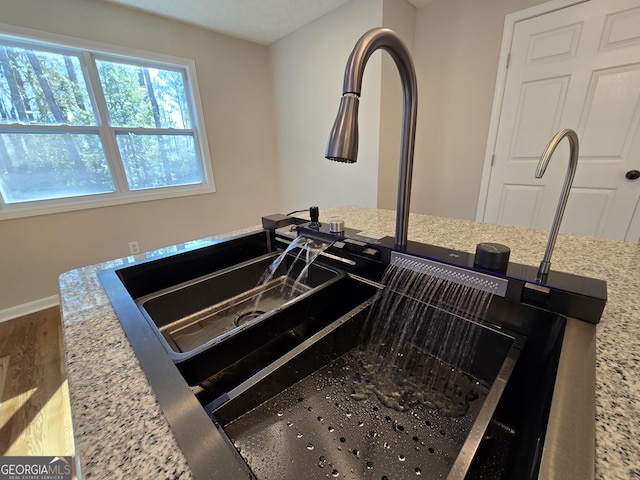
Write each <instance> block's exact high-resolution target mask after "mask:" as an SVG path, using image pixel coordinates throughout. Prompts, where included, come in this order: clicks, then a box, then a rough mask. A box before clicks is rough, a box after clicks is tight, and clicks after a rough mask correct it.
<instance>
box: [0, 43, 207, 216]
mask: <svg viewBox="0 0 640 480" xmlns="http://www.w3.org/2000/svg"><path fill="white" fill-rule="evenodd" d="M92 46H93V45H92ZM196 98H197V89H196V82H195V69H194V66H193V62H192V61H190V60H183V59H175V58H173V57H172V58H170V59H168V57H164V56H163V57H162V58H161V59H160V57H159V56H158V55H154V54H149V55H146V54H144V56H141V55H140V52H135V55H134V54H131V55H128V54H123V53H122V49H114V50H113V51H109V50H108V48H104V49H100V50H97V49H95V48H93V49H88V48H82V47H79V46H73V45H69V44H64V45H63V44H60V43H53V42H50V41H49V42H46V43H45V42H43V41H39V40H25V39H24V38H18V37H15V36H4V35H2V34H0V219H2V218H15V217H19V216H28V215H34V214H41V213H47V212H56V211H65V210H72V209H79V208H88V207H92V206H100V205H108V204H116V203H126V202H133V201H141V200H149V199H153V198H166V197H173V196H181V195H191V194H194V193H204V192H211V191H213V178H212V175H211V167H210V161H209V159H208V153H207V149H206V134H205V132H204V123H203V121H202V116H201V113H200V108H199V105H198V104H197V102H196Z"/></svg>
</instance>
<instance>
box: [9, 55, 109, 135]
mask: <svg viewBox="0 0 640 480" xmlns="http://www.w3.org/2000/svg"><path fill="white" fill-rule="evenodd" d="M0 123H5V124H11V123H20V124H25V125H34V124H36V125H63V124H67V125H96V118H95V115H94V113H93V107H92V105H91V100H90V99H89V94H88V92H87V86H86V84H85V81H84V76H83V74H82V68H81V67H80V61H79V59H78V57H75V56H70V55H61V54H57V53H49V52H42V51H38V50H28V49H24V48H17V47H9V46H5V45H0Z"/></svg>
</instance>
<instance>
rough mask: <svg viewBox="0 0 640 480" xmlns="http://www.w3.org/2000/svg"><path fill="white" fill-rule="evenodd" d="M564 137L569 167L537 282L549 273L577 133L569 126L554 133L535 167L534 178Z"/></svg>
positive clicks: (568, 187)
mask: <svg viewBox="0 0 640 480" xmlns="http://www.w3.org/2000/svg"><path fill="white" fill-rule="evenodd" d="M564 137H567V140H568V141H569V152H570V154H569V167H568V169H567V175H566V177H565V180H564V185H563V186H562V193H561V194H560V201H559V202H558V208H557V209H556V214H555V217H554V219H553V224H552V225H551V232H550V234H549V241H548V242H547V248H546V249H545V252H544V258H543V259H542V262H540V268H539V270H538V275H537V277H536V281H537V282H545V281H546V280H547V275H548V274H549V270H550V268H551V254H552V253H553V249H554V247H555V244H556V239H557V238H558V232H559V231H560V223H561V222H562V217H563V216H564V210H565V208H566V207H567V201H568V200H569V193H570V191H571V185H572V184H573V177H574V176H575V174H576V169H577V168H578V151H579V146H578V135H577V134H576V132H575V131H573V130H571V129H569V128H566V129H564V130H561V131H560V132H558V133H556V135H555V136H554V137H553V138H552V139H551V141H550V142H549V145H547V148H546V149H545V151H544V152H543V154H542V157H540V161H539V162H538V167H537V168H536V178H542V175H544V172H545V170H546V169H547V165H548V164H549V160H550V159H551V156H552V155H553V152H554V151H555V149H556V147H557V146H558V144H559V143H560V141H561V140H562V139H563V138H564Z"/></svg>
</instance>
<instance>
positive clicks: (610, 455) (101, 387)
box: [60, 207, 640, 480]
mask: <svg viewBox="0 0 640 480" xmlns="http://www.w3.org/2000/svg"><path fill="white" fill-rule="evenodd" d="M332 216H339V217H340V218H341V219H342V220H344V222H345V225H346V226H348V227H351V228H358V229H363V230H367V231H368V232H376V233H380V234H384V235H389V236H393V233H394V225H395V212H393V211H387V210H381V209H372V208H363V207H339V208H335V209H330V210H326V211H323V212H321V218H320V220H321V221H325V222H326V221H328V219H329V218H330V217H332ZM249 230H251V228H250V229H248V230H247V231H249ZM235 233H240V232H233V233H232V234H235ZM229 235H231V234H225V235H222V236H218V237H211V238H209V239H202V240H199V241H195V242H189V243H186V244H182V245H176V246H172V247H167V248H163V249H159V250H156V251H153V252H147V253H145V254H141V255H136V256H135V257H125V258H122V259H118V260H114V261H110V262H105V263H102V264H99V265H93V266H88V267H84V268H79V269H76V270H72V271H70V272H67V273H65V274H63V275H61V276H60V302H61V308H62V315H63V335H64V344H65V355H66V367H67V376H68V380H69V389H70V398H71V407H72V413H73V421H74V434H75V439H76V444H77V452H78V455H79V456H80V465H81V468H82V472H81V474H82V476H83V477H85V478H185V479H186V478H193V475H192V473H191V470H190V468H189V465H188V464H187V461H186V459H185V457H184V455H183V454H182V452H181V450H180V448H179V446H178V444H177V442H176V440H175V438H174V436H173V434H172V430H171V428H170V426H169V424H168V423H167V421H166V418H165V416H164V414H163V412H162V410H161V409H160V407H159V405H158V403H157V401H156V398H155V396H154V393H153V390H152V388H151V387H150V385H149V383H148V381H147V379H146V377H145V374H144V372H143V370H142V368H141V366H140V364H139V362H138V360H137V358H136V356H135V353H134V351H133V349H132V347H131V345H130V343H129V341H128V339H127V337H126V335H125V333H124V331H123V329H122V327H121V325H120V322H119V320H118V318H117V316H116V314H115V312H114V310H113V308H112V307H111V304H110V302H109V300H108V298H107V296H106V293H105V292H104V289H103V288H102V284H101V283H100V281H99V279H98V277H97V272H98V271H99V270H101V269H104V268H111V267H115V266H124V265H126V264H129V263H132V262H134V261H136V260H139V259H144V258H153V257H156V256H159V255H164V254H168V253H172V252H177V251H180V250H186V249H191V248H197V247H198V246H200V245H206V244H207V243H208V242H210V241H212V240H215V239H217V238H221V237H226V236H229ZM547 238H548V232H546V231H536V230H529V229H521V228H514V227H505V226H498V225H490V224H481V223H476V222H471V221H465V220H456V219H446V218H440V217H433V216H427V215H417V214H411V216H410V220H409V239H410V240H414V241H418V242H422V243H428V244H433V245H439V246H443V247H447V248H451V249H456V250H461V251H466V252H473V251H474V249H475V245H476V244H478V243H480V242H497V243H502V244H505V245H508V246H509V247H510V248H511V261H512V262H516V263H521V264H525V265H533V266H537V265H538V264H539V262H540V260H541V259H542V257H543V253H544V249H545V246H546V242H547ZM551 264H552V266H551V268H552V270H559V271H563V272H567V273H574V274H578V275H582V276H587V277H595V278H600V279H603V280H606V281H607V282H608V303H607V306H606V307H605V310H604V313H603V316H602V320H601V322H600V324H598V326H597V329H596V345H595V357H596V362H595V376H596V382H595V407H596V410H595V465H596V475H595V477H596V478H597V479H606V480H609V479H611V480H613V479H630V478H640V445H639V443H638V440H637V438H638V434H639V432H640V374H639V373H638V367H640V312H638V311H637V305H638V292H640V275H638V273H637V272H638V270H637V265H638V264H640V245H639V244H638V243H629V242H622V241H613V240H602V239H596V238H591V237H583V236H576V235H566V234H561V235H560V236H559V238H558V241H557V243H556V248H555V252H554V254H553V257H552V259H551ZM580 323H582V322H580ZM585 325H586V324H585ZM578 368H581V367H580V366H578ZM584 368H588V367H584ZM561 403H562V399H558V401H556V399H555V398H554V406H552V410H554V411H555V412H556V414H558V412H565V413H567V414H568V413H569V412H571V411H572V410H573V409H575V408H578V407H579V405H562V404H561ZM561 414H564V413H561ZM552 419H553V415H552ZM548 443H549V444H550V443H551V442H548ZM590 453H592V452H587V454H590ZM551 468H552V467H551ZM565 478H568V477H565Z"/></svg>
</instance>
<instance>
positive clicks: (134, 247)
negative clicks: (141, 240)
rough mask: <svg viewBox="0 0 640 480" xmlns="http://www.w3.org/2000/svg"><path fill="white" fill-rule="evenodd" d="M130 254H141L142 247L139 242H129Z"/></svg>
mask: <svg viewBox="0 0 640 480" xmlns="http://www.w3.org/2000/svg"><path fill="white" fill-rule="evenodd" d="M129 252H130V253H131V255H135V254H136V253H140V246H139V245H138V241H137V240H136V241H135V242H129Z"/></svg>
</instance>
